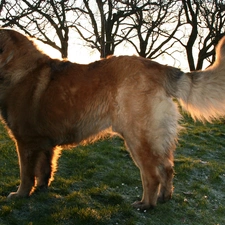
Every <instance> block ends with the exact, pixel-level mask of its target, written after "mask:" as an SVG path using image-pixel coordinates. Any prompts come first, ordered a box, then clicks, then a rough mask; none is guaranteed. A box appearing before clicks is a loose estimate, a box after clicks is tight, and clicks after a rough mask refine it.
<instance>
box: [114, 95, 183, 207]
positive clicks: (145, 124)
mask: <svg viewBox="0 0 225 225" xmlns="http://www.w3.org/2000/svg"><path fill="white" fill-rule="evenodd" d="M146 102H147V100H146ZM149 103H152V104H149V106H148V105H147V106H146V105H144V104H143V105H140V104H139V107H138V109H139V110H138V111H137V110H136V111H135V109H133V108H131V107H130V108H129V114H128V113H126V112H125V111H121V112H122V113H123V114H125V113H126V114H125V115H129V117H123V120H120V121H119V123H117V128H118V132H119V131H120V132H119V133H120V134H121V135H122V136H123V138H124V140H125V142H126V144H127V147H128V149H129V151H130V153H131V156H132V158H133V160H134V162H135V164H136V165H137V166H138V168H139V169H140V173H141V178H142V185H143V196H142V200H141V201H139V202H135V203H134V206H135V207H137V208H141V209H146V208H151V207H154V206H155V205H156V204H157V201H158V200H163V201H165V200H168V199H170V198H171V196H172V192H173V185H172V180H173V151H174V149H175V143H176V138H177V132H178V123H177V120H178V119H179V113H178V111H177V109H176V107H175V105H174V103H173V102H172V100H170V99H169V98H164V99H163V98H154V99H153V100H152V101H149ZM152 105H153V106H154V107H151V106H152ZM126 111H127V110H126Z"/></svg>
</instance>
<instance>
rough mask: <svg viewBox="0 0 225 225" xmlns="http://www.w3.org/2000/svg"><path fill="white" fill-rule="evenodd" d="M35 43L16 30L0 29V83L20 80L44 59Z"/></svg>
mask: <svg viewBox="0 0 225 225" xmlns="http://www.w3.org/2000/svg"><path fill="white" fill-rule="evenodd" d="M42 55H43V54H42V53H41V52H39V51H38V50H37V48H36V47H35V45H34V44H33V42H32V41H31V40H30V39H29V38H27V37H26V36H24V35H22V34H20V33H19V32H16V31H14V30H8V29H0V82H3V81H4V80H5V79H7V80H8V81H9V79H10V82H11V83H15V82H17V81H18V80H20V78H21V77H23V76H25V75H26V74H28V73H29V71H30V70H31V69H32V68H34V66H35V62H37V60H38V59H39V58H40V57H42Z"/></svg>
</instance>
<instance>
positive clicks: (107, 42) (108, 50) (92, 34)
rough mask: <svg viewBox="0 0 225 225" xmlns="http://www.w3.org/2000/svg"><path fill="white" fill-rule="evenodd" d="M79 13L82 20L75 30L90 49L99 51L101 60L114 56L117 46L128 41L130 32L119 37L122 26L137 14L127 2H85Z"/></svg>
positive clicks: (107, 0)
mask: <svg viewBox="0 0 225 225" xmlns="http://www.w3.org/2000/svg"><path fill="white" fill-rule="evenodd" d="M146 4H147V3H146ZM79 11H80V12H79V15H78V17H80V18H82V19H81V20H79V21H78V23H77V24H76V25H75V26H74V28H75V29H76V30H77V32H78V33H79V35H80V36H81V37H82V38H83V39H84V40H85V41H86V43H87V46H88V47H91V48H96V49H97V50H98V51H99V53H100V57H101V58H106V57H107V56H108V55H112V54H114V51H115V48H116V46H118V45H119V44H120V43H121V42H123V41H124V40H125V39H126V37H127V36H128V34H129V31H128V32H127V33H125V32H124V33H123V36H121V35H119V34H120V32H121V24H122V23H123V21H124V20H126V18H127V17H128V16H129V15H131V14H133V13H135V11H133V9H132V10H131V8H130V7H129V5H127V3H126V1H124V2H123V1H113V0H105V1H102V0H90V1H89V0H83V6H82V7H80V10H79ZM84 21H85V23H84Z"/></svg>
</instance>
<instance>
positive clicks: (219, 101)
mask: <svg viewBox="0 0 225 225" xmlns="http://www.w3.org/2000/svg"><path fill="white" fill-rule="evenodd" d="M175 97H176V98H177V99H178V100H179V102H180V103H181V106H182V107H183V108H184V109H186V110H187V111H188V112H189V113H190V114H191V116H192V117H193V118H194V119H198V120H207V121H211V120H212V119H217V118H219V117H221V116H224V115H225V37H224V38H222V39H221V40H220V42H219V44H218V45H217V47H216V61H215V63H214V64H213V65H212V66H210V67H209V68H207V69H206V70H203V71H196V72H190V73H184V74H183V75H182V76H181V77H180V79H179V80H178V81H177V90H176V96H175Z"/></svg>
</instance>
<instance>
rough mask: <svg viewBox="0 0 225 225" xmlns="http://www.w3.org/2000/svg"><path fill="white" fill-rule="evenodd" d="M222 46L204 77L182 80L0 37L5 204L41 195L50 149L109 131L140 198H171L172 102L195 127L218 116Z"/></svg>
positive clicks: (124, 59) (151, 66)
mask: <svg viewBox="0 0 225 225" xmlns="http://www.w3.org/2000/svg"><path fill="white" fill-rule="evenodd" d="M224 57H225V39H223V40H222V41H221V42H220V44H219V46H218V48H217V60H216V62H215V63H214V65H213V66H211V67H210V68H208V69H207V70H205V71H199V72H193V73H183V72H181V71H180V70H178V69H176V68H173V67H169V66H164V65H161V64H158V63H156V62H153V61H151V60H148V59H144V58H141V57H135V56H120V57H112V58H110V59H106V60H101V61H97V62H94V63H91V64H89V65H80V64H76V63H71V62H68V61H59V60H55V59H52V58H50V57H49V56H47V55H45V54H43V53H42V52H40V51H39V50H37V48H36V47H35V45H34V44H33V42H32V41H30V40H29V39H28V38H27V37H25V36H24V35H22V34H20V33H18V32H16V31H13V30H4V29H1V30H0V110H1V115H2V118H3V121H4V122H5V123H6V125H7V127H8V128H9V130H10V132H11V134H12V136H13V137H14V140H15V143H16V146H17V152H18V156H19V163H20V176H21V184H20V187H19V189H18V190H17V192H15V193H11V194H10V195H9V197H10V198H12V197H17V196H29V195H30V194H31V192H32V190H33V187H34V186H35V185H36V186H37V187H39V188H41V187H47V186H48V185H49V184H50V181H51V179H52V176H53V173H54V171H55V169H56V164H57V158H58V151H57V149H56V147H57V146H63V145H71V144H72V145H77V144H79V143H80V142H82V141H83V140H86V139H89V138H91V137H94V136H95V135H96V134H98V133H99V132H101V131H104V130H106V129H108V128H109V127H111V128H112V130H113V131H114V132H116V133H118V134H119V135H120V136H121V137H123V138H124V140H125V143H126V145H127V147H128V149H129V151H130V154H131V156H132V158H133V160H134V162H135V163H136V165H137V166H138V168H139V169H140V172H141V178H142V184H143V197H142V200H141V201H139V202H135V203H134V206H135V207H139V208H142V209H145V208H148V207H151V206H155V205H156V203H157V200H159V199H160V200H168V199H170V198H171V195H172V191H173V186H172V179H173V151H174V149H175V144H176V139H177V132H178V127H179V126H178V120H179V118H180V114H179V112H178V110H177V107H176V104H174V102H173V100H172V98H173V97H175V98H177V99H178V100H179V101H180V102H181V104H182V105H183V106H184V108H186V109H187V110H188V111H189V112H190V113H191V115H192V116H193V117H194V118H196V119H206V120H211V119H212V118H217V117H219V116H222V115H224V114H225V63H224V62H225V59H224Z"/></svg>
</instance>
